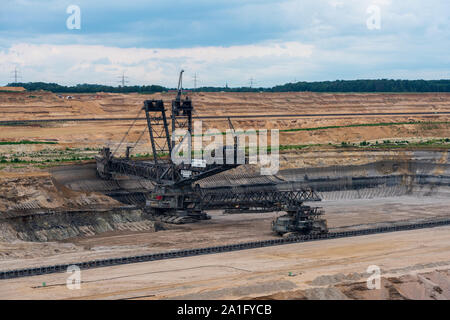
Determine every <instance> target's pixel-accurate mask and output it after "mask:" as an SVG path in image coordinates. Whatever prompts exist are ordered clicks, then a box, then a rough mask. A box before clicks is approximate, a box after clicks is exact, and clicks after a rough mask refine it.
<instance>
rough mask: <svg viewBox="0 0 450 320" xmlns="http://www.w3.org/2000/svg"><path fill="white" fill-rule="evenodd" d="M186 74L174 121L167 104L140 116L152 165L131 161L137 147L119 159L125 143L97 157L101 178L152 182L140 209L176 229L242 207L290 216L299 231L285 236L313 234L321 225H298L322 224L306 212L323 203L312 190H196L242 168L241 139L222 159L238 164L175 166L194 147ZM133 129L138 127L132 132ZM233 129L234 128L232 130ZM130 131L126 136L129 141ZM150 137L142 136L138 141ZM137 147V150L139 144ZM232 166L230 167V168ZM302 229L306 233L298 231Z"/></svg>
mask: <svg viewBox="0 0 450 320" xmlns="http://www.w3.org/2000/svg"><path fill="white" fill-rule="evenodd" d="M183 72H184V71H181V72H180V75H179V80H178V89H177V95H176V97H175V99H173V100H172V106H171V112H170V115H167V113H166V111H167V110H166V109H165V107H164V102H163V100H146V101H144V105H143V107H142V108H141V110H140V113H141V112H144V113H145V119H146V121H147V128H146V130H145V131H147V132H148V134H149V138H150V143H151V148H152V150H151V151H152V153H151V159H149V160H136V159H132V157H130V150H131V149H132V148H133V147H130V146H127V147H126V153H125V156H124V157H116V156H115V153H116V152H117V150H118V149H119V147H120V146H121V144H122V143H123V142H124V140H125V137H124V138H123V139H122V141H121V143H120V144H119V146H118V147H117V148H116V149H115V150H114V151H113V152H111V149H110V148H107V147H105V148H103V149H102V151H101V152H100V154H99V155H98V156H96V162H97V174H98V175H99V177H101V178H102V179H115V177H116V176H117V175H127V176H135V177H139V178H143V179H147V180H150V181H151V182H152V183H153V185H154V189H153V190H152V191H151V192H149V193H148V194H146V195H145V203H142V204H140V206H141V207H142V208H143V209H144V210H145V211H146V212H147V213H148V214H150V215H151V216H152V218H154V219H155V220H159V221H163V222H167V223H174V224H183V223H192V222H196V221H200V220H206V219H210V216H208V215H207V214H206V212H205V211H206V210H211V209H225V210H226V209H230V210H236V208H238V207H245V208H259V209H262V210H273V211H286V212H288V216H290V217H291V218H292V219H291V220H290V221H291V223H290V225H292V226H294V228H290V227H286V228H285V229H286V230H287V231H286V232H295V230H297V231H298V232H299V233H309V232H311V231H313V229H314V225H316V224H317V223H309V222H308V223H304V222H301V223H299V221H316V222H317V221H318V220H320V219H319V218H318V216H319V215H320V214H321V211H320V210H307V209H306V208H309V207H306V206H303V202H304V201H320V198H319V197H318V196H317V194H316V193H315V192H314V191H312V190H310V189H309V188H304V189H301V190H280V189H279V188H273V186H263V187H259V188H255V187H254V186H245V187H240V188H225V189H220V188H200V187H199V185H198V184H196V182H197V181H199V180H201V179H204V178H206V177H210V176H214V175H216V174H218V173H220V172H224V171H227V170H230V169H233V168H236V167H237V166H239V164H237V161H236V157H237V148H238V138H237V136H235V138H234V145H233V146H224V150H223V151H224V152H223V153H222V154H223V155H228V154H230V152H229V151H233V154H234V159H233V160H234V161H226V160H227V159H222V160H223V161H217V162H218V163H223V164H216V163H214V164H207V163H206V161H203V160H202V159H200V160H196V159H191V157H192V155H191V157H188V158H189V161H183V162H181V163H178V161H177V163H175V162H174V161H173V160H172V158H173V157H172V155H173V154H176V153H177V152H179V151H178V149H177V148H178V146H179V145H180V143H183V142H184V143H186V139H188V141H187V143H188V145H189V146H191V141H190V139H191V138H192V115H193V111H194V108H193V105H192V100H191V99H189V97H188V96H184V97H183V89H182V79H183V78H182V77H183ZM140 113H139V114H138V116H137V117H136V120H137V119H138V118H139V115H140ZM136 120H135V121H136ZM133 125H134V122H133V123H132V125H131V126H133ZM230 125H231V126H232V124H230ZM130 129H131V127H130ZM130 129H128V132H127V133H126V134H125V136H126V135H128V133H129V132H130ZM179 129H182V130H184V132H185V134H184V135H178V134H177V135H176V134H175V132H180V131H179ZM145 131H143V132H142V134H141V136H140V137H139V139H138V141H139V140H140V138H141V137H142V136H143V134H144V133H145ZM135 145H137V142H136V144H135ZM230 149H234V150H230ZM216 160H217V158H216ZM230 162H231V164H229V163H230ZM219 189H220V190H219ZM266 212H267V211H266ZM294 213H295V214H294ZM280 218H282V217H280ZM280 218H278V219H277V220H276V221H275V222H274V224H273V226H272V229H273V230H274V232H276V233H278V234H283V233H285V232H284V231H283V230H284V229H283V228H284V225H285V223H284V222H283V223H281V220H283V219H281V220H279V219H280ZM278 220H279V221H278ZM285 220H286V219H285ZM277 221H278V222H277ZM283 221H284V220H283ZM300 225H301V227H298V226H300ZM325 225H326V222H325ZM295 226H297V227H295Z"/></svg>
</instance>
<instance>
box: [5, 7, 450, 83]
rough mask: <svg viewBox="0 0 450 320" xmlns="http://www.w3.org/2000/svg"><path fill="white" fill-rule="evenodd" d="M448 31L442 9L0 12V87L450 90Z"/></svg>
mask: <svg viewBox="0 0 450 320" xmlns="http://www.w3.org/2000/svg"><path fill="white" fill-rule="evenodd" d="M71 5H76V6H78V7H79V8H80V17H81V19H80V29H69V28H68V27H67V20H68V18H70V17H71V16H72V14H70V13H67V8H68V7H69V6H71ZM374 7H375V9H374ZM377 8H378V9H379V13H380V15H379V18H380V19H378V18H377V13H376V11H377V10H378V9H377ZM449 20H450V1H448V0H322V1H321V0H287V1H275V0H259V1H258V0H226V1H224V0H198V1H194V0H191V1H187V0H180V1H170V0H145V1H144V0H127V1H123V0H121V1H111V0H108V1H107V0H96V1H93V0H81V1H75V0H69V1H64V0H2V1H1V7H0V73H1V74H0V84H5V83H8V82H12V81H13V78H12V71H13V70H14V68H15V67H17V68H18V70H19V71H20V75H21V76H22V78H21V79H19V80H22V81H24V82H31V81H45V82H57V83H60V84H66V85H69V84H77V83H100V84H106V85H118V81H119V75H121V74H122V72H125V74H126V75H127V76H128V80H129V84H130V85H132V84H138V85H142V84H160V85H165V86H170V87H175V86H176V82H177V75H178V71H179V70H180V69H181V68H184V69H185V70H186V73H185V86H187V87H192V86H193V85H194V83H193V75H194V74H195V73H196V74H197V75H198V86H208V85H211V86H224V85H225V83H228V85H229V86H233V87H234V86H245V85H248V84H249V79H250V78H253V79H255V80H254V83H255V85H256V86H273V85H277V84H284V83H286V82H293V81H294V80H296V81H320V80H336V79H377V78H393V79H400V78H401V79H444V78H446V79H448V78H450V76H449V75H450V55H449V49H450V40H449V39H450V28H449V26H450V24H449V22H450V21H449ZM76 21H77V20H72V19H70V21H69V22H72V24H71V25H72V26H74V25H75V22H76ZM378 27H379V28H378Z"/></svg>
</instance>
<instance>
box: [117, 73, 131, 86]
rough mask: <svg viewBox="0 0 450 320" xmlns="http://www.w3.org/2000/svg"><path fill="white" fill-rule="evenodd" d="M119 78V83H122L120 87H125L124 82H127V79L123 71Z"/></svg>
mask: <svg viewBox="0 0 450 320" xmlns="http://www.w3.org/2000/svg"><path fill="white" fill-rule="evenodd" d="M119 79H120V81H119V83H121V84H122V87H125V84H126V83H128V82H129V81H128V80H127V79H128V77H127V76H125V72H122V75H121V76H120V77H119Z"/></svg>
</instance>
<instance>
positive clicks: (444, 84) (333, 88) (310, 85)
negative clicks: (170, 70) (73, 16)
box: [8, 79, 450, 93]
mask: <svg viewBox="0 0 450 320" xmlns="http://www.w3.org/2000/svg"><path fill="white" fill-rule="evenodd" d="M8 86H19V87H24V88H25V89H27V90H29V91H36V90H46V91H51V92H54V93H95V92H113V93H131V92H138V93H155V92H164V91H168V90H173V88H165V87H162V86H158V85H151V86H125V87H112V86H103V85H97V84H78V85H76V86H61V85H59V84H56V83H44V82H30V83H10V84H8ZM189 90H191V91H195V92H220V91H225V92H259V91H263V92H288V91H297V92H298V91H310V92H450V80H388V79H380V80H336V81H320V82H296V83H286V84H284V85H279V86H275V87H272V88H250V87H238V88H231V87H201V88H197V89H189Z"/></svg>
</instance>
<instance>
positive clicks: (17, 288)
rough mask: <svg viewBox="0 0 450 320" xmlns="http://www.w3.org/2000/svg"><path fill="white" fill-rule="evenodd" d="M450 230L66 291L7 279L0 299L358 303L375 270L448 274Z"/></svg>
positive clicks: (184, 262) (208, 259)
mask: <svg viewBox="0 0 450 320" xmlns="http://www.w3.org/2000/svg"><path fill="white" fill-rule="evenodd" d="M449 230H450V228H449V227H442V228H434V229H426V230H416V231H407V232H397V233H390V234H381V235H372V236H363V237H357V238H346V239H337V240H327V241H320V242H310V243H302V244H292V245H285V246H277V247H270V248H261V249H253V250H247V251H241V252H231V253H224V254H215V255H207V256H199V257H191V258H181V259H173V260H166V261H155V262H148V263H138V264H132V265H125V266H117V267H108V268H101V269H91V270H85V271H82V274H81V279H82V284H81V289H80V290H68V289H67V287H66V279H67V277H68V275H67V274H64V273H61V274H52V275H45V276H36V277H29V278H21V279H12V280H2V283H1V284H2V285H1V287H0V298H2V299H130V298H135V299H164V298H169V299H224V298H228V299H239V298H258V297H265V296H270V295H273V294H277V293H280V292H283V294H284V295H289V293H291V294H292V293H293V292H296V291H298V290H303V291H304V292H305V295H306V296H307V298H312V299H326V298H331V299H337V298H350V297H352V298H357V297H356V295H355V294H353V296H352V295H351V294H349V293H348V292H355V291H358V290H351V289H349V288H348V286H347V287H344V288H339V285H340V284H341V283H344V284H345V283H347V284H348V282H349V281H350V283H351V281H353V283H354V282H359V283H361V282H362V281H365V280H366V279H367V274H365V273H366V271H367V268H368V266H371V265H377V266H379V267H380V269H381V275H382V276H383V277H385V278H388V279H389V278H392V277H397V278H399V277H400V279H402V278H401V277H402V276H403V275H407V274H409V275H411V274H412V275H414V274H417V273H419V274H425V275H424V276H423V277H424V278H423V279H426V277H427V275H426V273H429V272H435V271H436V270H448V269H449V267H450V246H449V245H448V244H449V242H450V232H449ZM355 274H356V275H359V276H355ZM352 275H353V277H352ZM363 275H365V276H366V277H362V276H363ZM434 275H435V278H434V279H432V280H429V281H430V282H432V283H436V282H438V283H439V281H440V285H441V286H443V285H444V284H445V283H447V287H443V288H440V289H441V291H443V290H445V292H444V294H442V293H441V294H439V295H438V294H437V293H439V290H438V289H436V290H435V291H436V293H435V294H434V296H435V298H436V297H438V298H442V297H448V281H447V282H445V280H444V279H441V280H439V279H436V277H437V276H438V275H442V276H445V277H447V278H448V276H447V275H448V272H447V271H444V272H443V273H439V274H437V273H434ZM324 276H325V277H324ZM428 277H429V276H428ZM352 278H353V280H351V279H352ZM336 279H337V281H336ZM355 280H356V281H355ZM361 280H362V281H361ZM394 280H395V279H394ZM394 280H392V281H394ZM421 281H424V280H421ZM44 282H45V286H43V283H44ZM402 282H404V279H403V281H402ZM411 282H412V281H411ZM362 283H363V285H364V282H362ZM385 284H386V282H384V285H385ZM384 285H383V288H385V287H384ZM311 290H312V291H311ZM359 291H361V290H359ZM403 291H404V292H405V291H406V289H405V288H404V289H403ZM409 291H410V292H411V291H412V292H413V293H414V292H415V293H416V294H415V297H416V298H417V297H418V293H420V292H419V291H417V290H414V288H413V289H411V288H410V289H409ZM345 293H347V294H348V295H346V294H345ZM383 293H385V290H374V291H372V294H371V295H369V296H368V297H370V298H384V296H383ZM292 295H294V294H292ZM404 295H405V296H408V293H407V292H406V293H404ZM282 297H283V296H282ZM366 297H367V295H366Z"/></svg>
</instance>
